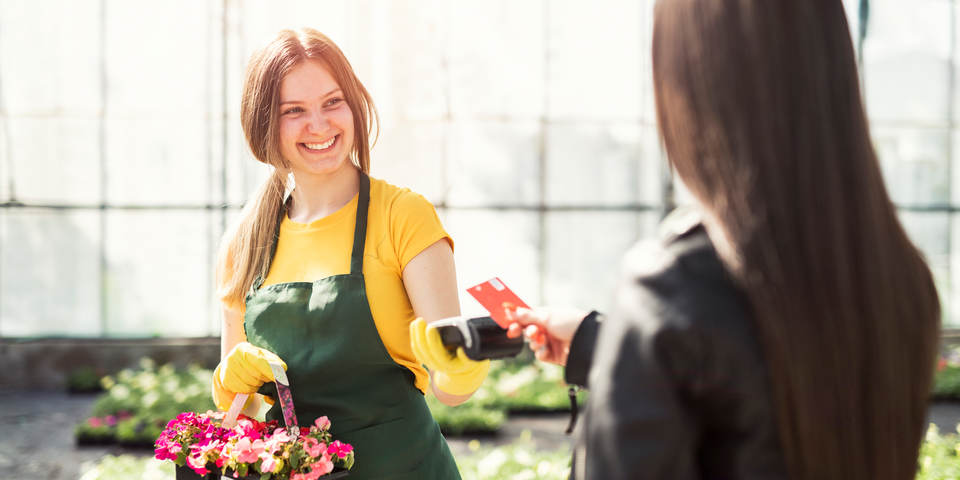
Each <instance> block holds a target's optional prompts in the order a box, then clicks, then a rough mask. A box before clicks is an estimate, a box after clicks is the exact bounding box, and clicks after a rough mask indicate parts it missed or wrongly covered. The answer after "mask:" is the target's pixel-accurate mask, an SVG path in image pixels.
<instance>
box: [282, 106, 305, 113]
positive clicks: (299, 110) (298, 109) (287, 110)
mask: <svg viewBox="0 0 960 480" xmlns="http://www.w3.org/2000/svg"><path fill="white" fill-rule="evenodd" d="M302 111H303V109H302V108H300V107H293V108H288V109H286V110H284V111H283V114H284V115H286V114H288V113H300V112H302Z"/></svg>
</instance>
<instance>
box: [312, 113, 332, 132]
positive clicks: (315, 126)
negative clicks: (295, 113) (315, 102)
mask: <svg viewBox="0 0 960 480" xmlns="http://www.w3.org/2000/svg"><path fill="white" fill-rule="evenodd" d="M329 128H330V122H328V121H327V116H326V115H324V113H323V112H314V113H313V114H312V115H310V119H309V121H308V122H307V131H308V132H309V133H323V132H326V131H327V129H329Z"/></svg>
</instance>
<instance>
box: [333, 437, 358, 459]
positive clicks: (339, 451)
mask: <svg viewBox="0 0 960 480" xmlns="http://www.w3.org/2000/svg"><path fill="white" fill-rule="evenodd" d="M352 451H353V445H350V444H349V443H343V442H341V441H340V440H334V441H333V442H332V443H331V444H330V445H329V446H327V452H329V453H330V455H336V456H338V457H340V458H346V457H347V454H349V453H350V452H352Z"/></svg>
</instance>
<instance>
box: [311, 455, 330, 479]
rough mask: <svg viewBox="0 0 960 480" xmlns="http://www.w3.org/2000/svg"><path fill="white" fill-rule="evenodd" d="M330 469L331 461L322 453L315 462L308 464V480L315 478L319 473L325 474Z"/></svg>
mask: <svg viewBox="0 0 960 480" xmlns="http://www.w3.org/2000/svg"><path fill="white" fill-rule="evenodd" d="M332 471H333V462H331V461H330V456H329V455H326V454H324V455H322V456H321V457H320V458H319V459H318V460H317V461H316V462H313V463H311V464H310V475H311V477H310V480H316V479H317V478H319V477H320V476H321V475H326V474H328V473H330V472H332ZM313 475H316V476H313Z"/></svg>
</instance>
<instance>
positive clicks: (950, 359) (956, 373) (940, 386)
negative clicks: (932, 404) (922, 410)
mask: <svg viewBox="0 0 960 480" xmlns="http://www.w3.org/2000/svg"><path fill="white" fill-rule="evenodd" d="M933 398H935V399H938V400H960V347H953V348H952V349H950V351H949V352H948V353H947V354H946V355H943V356H941V357H940V360H939V362H937V371H936V373H935V374H934V375H933Z"/></svg>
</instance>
